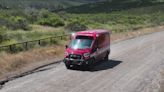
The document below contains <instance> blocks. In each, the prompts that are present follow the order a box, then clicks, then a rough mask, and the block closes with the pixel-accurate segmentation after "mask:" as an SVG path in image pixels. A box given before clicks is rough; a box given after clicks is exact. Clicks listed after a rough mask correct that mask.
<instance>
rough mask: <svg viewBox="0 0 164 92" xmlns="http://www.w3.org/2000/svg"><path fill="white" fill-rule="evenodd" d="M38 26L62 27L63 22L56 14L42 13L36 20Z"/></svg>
mask: <svg viewBox="0 0 164 92" xmlns="http://www.w3.org/2000/svg"><path fill="white" fill-rule="evenodd" d="M38 23H39V24H40V25H47V26H53V27H59V26H64V25H65V24H64V21H63V20H62V19H61V18H60V16H58V15H57V14H54V13H50V12H48V11H42V12H41V16H40V18H39V19H38Z"/></svg>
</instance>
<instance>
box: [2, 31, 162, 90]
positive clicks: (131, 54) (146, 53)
mask: <svg viewBox="0 0 164 92" xmlns="http://www.w3.org/2000/svg"><path fill="white" fill-rule="evenodd" d="M111 50H112V52H111V54H110V56H109V58H110V60H109V61H102V62H101V63H99V64H96V65H95V67H94V69H93V70H91V71H80V70H67V69H66V68H65V66H64V64H63V63H59V64H55V65H51V66H48V67H45V68H43V69H41V70H39V71H38V72H36V73H33V74H31V75H27V76H25V77H22V78H18V79H15V80H13V81H10V82H8V83H6V84H5V85H4V87H3V88H2V89H1V90H0V92H158V91H159V88H160V86H159V81H160V79H161V76H160V71H161V69H162V68H163V67H164V31H161V32H157V33H153V34H149V35H145V36H141V37H137V38H134V39H129V40H126V41H121V42H119V43H114V44H112V46H111Z"/></svg>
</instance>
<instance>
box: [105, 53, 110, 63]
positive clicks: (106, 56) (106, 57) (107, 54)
mask: <svg viewBox="0 0 164 92" xmlns="http://www.w3.org/2000/svg"><path fill="white" fill-rule="evenodd" d="M108 56H109V52H107V53H106V55H105V57H104V60H106V61H108V60H109V58H108Z"/></svg>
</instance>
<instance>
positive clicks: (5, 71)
mask: <svg viewBox="0 0 164 92" xmlns="http://www.w3.org/2000/svg"><path fill="white" fill-rule="evenodd" d="M163 29H164V26H158V27H153V28H144V29H140V30H134V31H132V32H126V33H117V34H112V36H111V40H112V42H116V41H120V40H123V39H127V38H132V37H136V36H139V35H143V34H148V33H152V32H157V31H161V30H163ZM64 49H65V47H64V45H60V46H52V47H46V48H37V49H33V50H29V51H26V52H21V53H17V54H8V53H1V55H0V79H2V78H5V77H8V76H10V75H13V74H16V73H18V74H19V73H22V72H24V71H27V70H29V69H31V68H35V67H37V66H40V65H44V64H46V63H51V62H54V61H52V60H56V59H61V58H62V57H63V54H64ZM15 71H16V72H15Z"/></svg>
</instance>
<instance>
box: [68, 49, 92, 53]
mask: <svg viewBox="0 0 164 92" xmlns="http://www.w3.org/2000/svg"><path fill="white" fill-rule="evenodd" d="M66 52H67V53H68V54H78V55H83V54H84V53H88V52H91V49H90V48H87V49H72V48H67V49H66Z"/></svg>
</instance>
